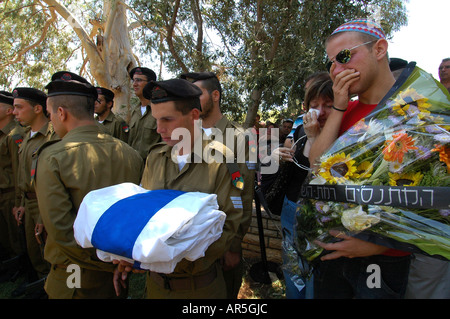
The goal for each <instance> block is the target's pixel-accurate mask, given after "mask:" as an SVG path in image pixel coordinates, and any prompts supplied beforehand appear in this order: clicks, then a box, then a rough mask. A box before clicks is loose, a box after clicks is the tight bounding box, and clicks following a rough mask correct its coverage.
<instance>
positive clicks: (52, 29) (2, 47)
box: [0, 0, 73, 90]
mask: <svg viewBox="0 0 450 319" xmlns="http://www.w3.org/2000/svg"><path fill="white" fill-rule="evenodd" d="M50 18H51V14H50V12H49V10H48V9H47V8H46V7H44V6H42V5H40V4H39V5H36V1H31V0H26V1H18V0H13V1H2V2H1V3H0V23H1V25H2V28H1V31H0V35H1V39H2V41H0V86H2V87H4V89H7V90H12V89H13V88H14V87H15V86H33V87H36V88H40V89H43V87H44V86H45V85H46V84H47V83H48V81H49V79H50V76H51V74H52V73H53V72H54V71H55V70H56V69H61V68H64V67H65V66H66V63H67V61H68V59H69V58H70V56H71V55H72V54H73V45H72V44H71V41H70V40H72V37H73V36H72V34H71V32H70V30H68V29H67V27H66V26H65V25H64V24H63V23H61V19H56V21H55V22H53V23H52V24H51V25H50V26H49V27H48V29H45V28H44V27H45V26H46V22H47V21H48V20H49V19H50ZM41 36H42V38H41ZM68 40H69V41H68ZM71 45H72V47H71ZM28 48H29V49H30V50H27V49H28Z"/></svg>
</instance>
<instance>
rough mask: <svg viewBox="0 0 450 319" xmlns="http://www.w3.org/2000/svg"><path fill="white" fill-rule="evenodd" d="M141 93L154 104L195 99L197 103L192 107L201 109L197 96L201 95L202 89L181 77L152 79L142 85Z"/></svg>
mask: <svg viewBox="0 0 450 319" xmlns="http://www.w3.org/2000/svg"><path fill="white" fill-rule="evenodd" d="M143 94H144V97H145V98H146V99H148V100H150V101H151V102H152V103H155V104H156V103H162V102H167V101H177V100H187V99H196V100H198V102H199V103H196V105H194V107H196V108H198V109H201V107H200V99H199V97H200V95H202V90H200V88H199V87H197V86H196V85H194V84H192V83H190V82H188V81H186V80H183V79H172V80H167V81H159V82H156V81H152V82H150V83H148V84H147V85H146V86H145V87H144V90H143ZM197 104H198V105H197Z"/></svg>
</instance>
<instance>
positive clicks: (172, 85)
mask: <svg viewBox="0 0 450 319" xmlns="http://www.w3.org/2000/svg"><path fill="white" fill-rule="evenodd" d="M201 93H202V92H201V90H200V89H199V88H198V87H197V86H195V85H193V84H191V83H190V82H188V81H186V80H183V79H172V80H168V81H161V82H151V83H149V84H148V85H147V86H146V87H145V90H144V94H145V95H146V96H147V97H148V98H149V99H151V105H152V114H153V116H154V117H155V119H156V122H157V127H158V133H159V134H161V137H162V139H163V141H164V142H165V143H159V144H157V145H155V146H154V147H153V148H152V149H151V152H150V154H149V156H148V158H147V162H146V165H145V170H144V173H143V176H142V186H143V187H144V188H146V189H150V190H157V189H172V190H180V191H186V192H195V191H198V192H204V193H208V194H216V195H217V202H218V205H219V210H221V211H223V212H224V213H225V214H226V215H227V217H226V220H225V224H224V227H223V232H222V235H221V237H220V238H219V239H218V240H217V241H215V242H214V243H212V244H211V245H210V246H209V247H208V249H207V250H206V251H205V256H204V257H202V258H199V259H197V260H194V261H189V260H186V259H183V260H181V261H180V262H179V263H178V264H177V266H176V267H175V270H174V271H173V273H171V274H160V273H156V272H152V271H149V272H148V274H147V282H146V296H147V298H151V299H167V298H175V299H192V298H196V299H206V298H214V299H218V298H227V288H226V284H225V280H224V277H223V263H222V260H223V257H224V255H225V253H226V252H227V251H229V250H230V247H231V245H232V243H233V240H234V239H235V237H236V233H237V232H238V228H239V225H240V223H241V220H242V216H243V208H242V190H241V189H240V188H238V187H237V186H236V185H234V184H233V182H232V176H231V174H230V172H229V170H228V167H227V165H226V158H225V157H224V156H225V155H224V154H226V151H225V146H224V145H223V144H222V143H210V141H205V142H203V141H202V134H201V127H199V125H198V123H197V122H196V121H197V120H198V119H199V117H200V113H201V104H200V99H199V97H200V95H201ZM177 130H178V132H177ZM179 133H180V134H179ZM198 146H200V152H197V151H196V150H197V148H198ZM208 147H209V148H211V149H207V148H208ZM211 150H213V151H214V152H215V153H216V156H220V159H221V161H215V160H213V161H209V160H207V159H205V158H204V157H203V156H204V154H211V152H210V151H211ZM217 159H218V158H217ZM131 266H132V265H131V264H127V263H126V262H123V261H122V262H121V264H120V267H119V268H118V270H117V271H116V288H117V289H118V290H120V279H119V278H120V275H119V271H121V272H122V275H123V276H124V277H126V271H131ZM123 271H125V272H123ZM124 277H121V278H122V279H123V278H124Z"/></svg>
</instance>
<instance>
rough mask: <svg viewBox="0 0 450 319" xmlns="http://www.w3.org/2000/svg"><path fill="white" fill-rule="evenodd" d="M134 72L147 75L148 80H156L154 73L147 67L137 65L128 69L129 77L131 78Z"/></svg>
mask: <svg viewBox="0 0 450 319" xmlns="http://www.w3.org/2000/svg"><path fill="white" fill-rule="evenodd" d="M134 74H142V75H145V76H147V79H148V80H149V81H156V73H155V72H153V70H151V69H149V68H141V67H137V68H134V69H132V70H131V71H130V78H133V76H134Z"/></svg>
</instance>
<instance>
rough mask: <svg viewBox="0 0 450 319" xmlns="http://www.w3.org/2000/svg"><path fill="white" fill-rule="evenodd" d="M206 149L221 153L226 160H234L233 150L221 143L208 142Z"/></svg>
mask: <svg viewBox="0 0 450 319" xmlns="http://www.w3.org/2000/svg"><path fill="white" fill-rule="evenodd" d="M204 149H206V150H207V151H208V149H210V150H214V151H216V152H219V153H221V154H222V155H223V156H224V157H225V159H228V160H229V161H233V160H234V152H233V150H231V149H230V148H229V147H227V146H226V145H225V144H224V143H221V142H219V141H208V143H207V144H206V145H205V146H204Z"/></svg>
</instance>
